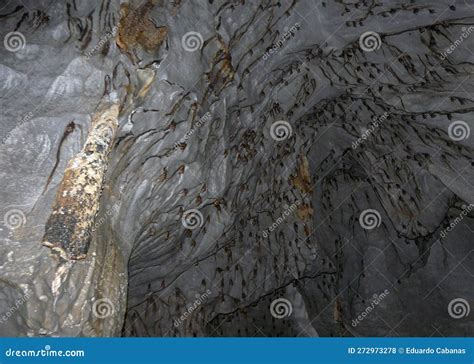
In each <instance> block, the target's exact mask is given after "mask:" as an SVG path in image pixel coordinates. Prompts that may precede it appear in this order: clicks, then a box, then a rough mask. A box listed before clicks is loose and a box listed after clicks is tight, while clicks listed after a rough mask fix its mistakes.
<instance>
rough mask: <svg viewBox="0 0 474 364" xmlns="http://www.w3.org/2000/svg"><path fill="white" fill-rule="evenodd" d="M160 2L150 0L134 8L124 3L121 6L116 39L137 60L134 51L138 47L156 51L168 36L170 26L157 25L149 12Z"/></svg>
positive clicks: (151, 51)
mask: <svg viewBox="0 0 474 364" xmlns="http://www.w3.org/2000/svg"><path fill="white" fill-rule="evenodd" d="M157 3H158V1H156V0H148V1H147V2H146V3H145V4H143V5H142V6H139V7H138V8H136V9H132V8H131V7H130V5H129V4H122V5H121V8H120V14H121V18H120V22H119V24H118V33H117V37H116V39H115V41H116V43H117V46H118V47H119V48H120V49H121V50H122V51H123V52H125V53H127V54H128V55H129V56H130V57H131V58H132V60H134V61H135V58H136V56H135V54H134V52H135V51H136V50H137V49H138V48H142V49H144V50H145V51H146V52H148V53H153V52H156V51H158V50H159V49H160V46H161V44H162V43H163V41H164V40H165V39H166V37H167V36H168V28H167V27H165V26H156V25H155V23H153V21H152V20H151V19H150V17H149V13H150V11H151V10H152V9H153V7H154V6H155V5H156V4H157Z"/></svg>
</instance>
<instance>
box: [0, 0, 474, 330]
mask: <svg viewBox="0 0 474 364" xmlns="http://www.w3.org/2000/svg"><path fill="white" fill-rule="evenodd" d="M473 34H474V6H472V5H470V4H469V2H463V1H457V2H455V3H453V2H452V1H436V2H434V1H433V2H418V1H413V2H409V3H405V2H397V1H380V2H371V3H368V2H364V1H358V2H344V1H341V2H324V1H317V2H312V1H280V2H278V1H262V2H246V3H243V2H234V1H208V2H204V1H203V2H199V4H198V3H197V2H196V3H195V2H180V1H170V2H167V1H154V0H149V1H132V2H130V3H126V2H123V3H120V2H118V1H103V2H93V1H80V2H79V1H30V2H28V1H6V2H4V3H2V5H0V36H1V39H3V40H4V42H3V44H2V45H1V46H0V54H1V56H2V57H1V60H0V75H1V78H2V81H3V82H2V83H1V87H2V94H1V96H0V107H1V109H2V123H1V125H0V132H1V136H2V143H1V145H0V155H1V158H0V181H1V182H2V190H1V193H0V208H1V211H0V212H1V216H0V217H3V221H2V222H3V225H1V227H0V239H1V241H2V244H1V245H0V249H1V252H0V278H1V279H0V312H4V315H3V317H2V316H0V334H2V335H9V336H24V335H28V336H42V335H53V336H77V335H81V336H119V335H124V336H441V335H442V336H466V335H472V334H473V332H474V326H473V320H472V314H471V313H470V307H471V306H472V302H473V293H472V288H471V287H472V278H473V266H474V264H473V263H474V261H473V254H472V251H473V245H472V242H473V239H472V237H473V231H474V221H473V210H474V208H473V207H474V205H473V204H474V193H473V191H474V189H473V182H472V181H474V178H473V177H474V176H473V162H474V161H473V147H474V142H473V140H474V139H473V136H472V135H471V134H472V133H471V129H472V128H473V127H474V125H473V101H472V89H473V85H472V77H471V74H472V71H473V63H472V62H473V53H472V51H471V50H474V41H473V39H474V38H473ZM107 76H108V77H110V79H111V87H112V88H113V90H114V92H116V93H117V95H118V97H119V99H120V105H121V106H120V114H119V120H118V123H119V126H118V130H117V132H116V136H115V143H114V145H113V147H112V150H111V152H110V154H109V158H108V167H107V174H106V177H105V182H104V185H103V186H102V187H103V188H102V191H101V194H100V196H101V197H100V209H99V212H98V214H97V216H96V219H95V224H94V226H93V229H92V231H93V239H92V241H91V245H90V248H89V250H88V252H87V256H86V257H85V259H84V260H82V261H68V260H60V259H57V258H55V257H53V256H51V254H50V251H49V249H47V248H45V247H43V246H42V245H41V242H42V237H43V235H44V232H45V224H46V221H47V219H48V217H49V215H50V214H51V211H52V208H53V203H54V198H55V194H56V192H57V189H58V186H59V183H60V181H61V180H62V178H63V175H64V171H65V169H66V165H67V163H68V161H69V160H70V159H71V158H72V157H73V156H74V155H75V154H76V153H78V152H79V151H80V150H81V148H82V146H83V145H84V143H85V141H86V138H87V136H88V133H89V129H90V127H91V121H92V119H91V118H92V115H93V113H94V110H95V109H96V107H97V105H98V103H99V101H100V100H101V98H102V95H103V93H104V88H105V80H106V78H107ZM71 121H73V122H74V124H75V125H76V127H75V128H74V130H72V131H70V132H68V133H66V131H67V128H68V125H70V123H71ZM87 207H90V206H84V208H87ZM7 313H8V314H7Z"/></svg>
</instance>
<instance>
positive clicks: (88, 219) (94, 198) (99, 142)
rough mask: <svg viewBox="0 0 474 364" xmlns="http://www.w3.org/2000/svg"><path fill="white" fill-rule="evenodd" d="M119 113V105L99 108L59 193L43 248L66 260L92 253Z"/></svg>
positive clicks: (108, 104)
mask: <svg viewBox="0 0 474 364" xmlns="http://www.w3.org/2000/svg"><path fill="white" fill-rule="evenodd" d="M118 113H119V105H118V104H117V103H113V102H110V101H107V102H102V103H101V104H100V105H99V107H98V109H97V111H96V113H95V114H94V115H93V117H92V126H91V130H90V133H89V136H88V137H87V140H86V142H85V145H84V147H83V148H82V150H81V152H80V153H78V154H77V155H76V156H75V157H73V158H72V159H71V161H69V163H68V166H67V168H66V170H65V172H64V177H63V179H62V181H61V184H60V185H59V188H58V191H57V193H56V198H55V202H54V206H53V211H52V213H51V215H50V217H49V219H48V221H47V223H46V226H45V234H44V237H43V245H44V246H47V247H49V248H51V250H52V251H53V253H55V254H56V255H58V256H60V257H61V258H63V259H65V260H80V259H84V258H85V257H86V255H87V251H88V250H89V246H90V242H91V239H92V234H91V231H92V227H93V224H94V219H95V216H96V214H97V211H98V210H99V199H100V196H101V191H102V185H103V181H104V176H105V172H106V170H107V162H108V154H109V151H110V149H111V145H112V143H113V140H114V135H115V131H116V129H117V126H118V122H117V117H118Z"/></svg>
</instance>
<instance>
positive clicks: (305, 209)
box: [296, 204, 313, 220]
mask: <svg viewBox="0 0 474 364" xmlns="http://www.w3.org/2000/svg"><path fill="white" fill-rule="evenodd" d="M296 215H297V216H298V218H299V219H300V220H311V218H312V217H313V208H312V207H311V206H310V205H308V204H302V205H300V206H298V210H296Z"/></svg>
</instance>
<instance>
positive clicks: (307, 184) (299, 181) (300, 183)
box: [290, 155, 313, 193]
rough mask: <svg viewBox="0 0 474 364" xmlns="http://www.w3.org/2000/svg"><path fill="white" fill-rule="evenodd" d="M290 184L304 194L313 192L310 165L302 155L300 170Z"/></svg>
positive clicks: (299, 164)
mask: <svg viewBox="0 0 474 364" xmlns="http://www.w3.org/2000/svg"><path fill="white" fill-rule="evenodd" d="M290 183H291V184H292V185H293V186H294V187H296V188H297V189H299V190H300V191H301V192H303V193H312V192H313V186H312V183H311V174H310V173H309V163H308V159H307V158H306V157H305V156H304V155H300V158H299V163H298V170H297V171H296V175H294V176H291V177H290Z"/></svg>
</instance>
